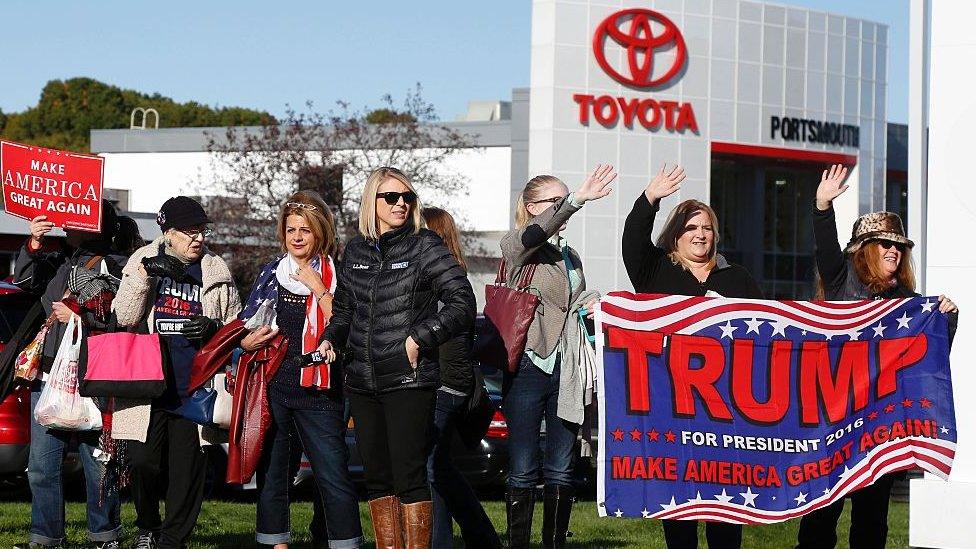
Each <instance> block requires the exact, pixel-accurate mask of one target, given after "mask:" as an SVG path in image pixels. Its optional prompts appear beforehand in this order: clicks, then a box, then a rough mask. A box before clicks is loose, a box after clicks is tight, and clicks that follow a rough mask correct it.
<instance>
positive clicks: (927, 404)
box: [918, 397, 932, 408]
mask: <svg viewBox="0 0 976 549" xmlns="http://www.w3.org/2000/svg"><path fill="white" fill-rule="evenodd" d="M918 403H919V405H920V406H921V407H922V408H931V407H932V401H931V400H929V399H927V398H924V397H923V398H922V399H920V400H919V401H918Z"/></svg>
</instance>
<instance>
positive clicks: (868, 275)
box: [851, 239, 915, 294]
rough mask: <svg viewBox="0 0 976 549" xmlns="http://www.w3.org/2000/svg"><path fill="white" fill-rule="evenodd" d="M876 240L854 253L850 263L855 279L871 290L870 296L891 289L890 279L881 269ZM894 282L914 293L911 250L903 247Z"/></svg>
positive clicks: (880, 254) (880, 255)
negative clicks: (852, 265) (855, 275)
mask: <svg viewBox="0 0 976 549" xmlns="http://www.w3.org/2000/svg"><path fill="white" fill-rule="evenodd" d="M877 242H878V241H877V240H876V239H875V240H868V241H867V242H865V243H864V244H862V245H861V247H860V248H859V249H858V250H857V251H856V252H854V255H853V257H852V258H851V263H853V264H854V272H855V273H856V274H857V278H858V279H859V280H860V281H861V282H862V283H864V285H865V286H867V287H868V289H869V290H871V293H872V294H880V293H881V292H884V291H885V290H887V289H888V288H890V287H891V277H890V276H889V275H888V273H886V272H884V271H883V270H882V269H881V258H882V257H884V256H883V255H882V253H881V248H880V247H879V246H878V245H877ZM895 280H896V281H897V282H898V284H900V285H901V286H902V287H904V288H907V289H909V290H911V291H913V292H914V291H915V267H914V266H913V265H912V249H911V248H909V247H907V246H906V247H905V251H904V252H902V254H901V261H899V262H898V270H897V271H895Z"/></svg>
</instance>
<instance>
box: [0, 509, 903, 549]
mask: <svg viewBox="0 0 976 549" xmlns="http://www.w3.org/2000/svg"><path fill="white" fill-rule="evenodd" d="M485 508H486V509H487V511H488V514H489V516H491V520H492V521H493V522H494V523H495V527H496V528H497V529H498V531H499V532H503V531H504V529H505V504H504V503H503V502H500V501H488V502H486V503H485ZM541 512H542V506H541V505H537V508H536V521H535V522H536V524H535V526H536V532H535V535H534V537H533V539H534V541H535V542H536V543H538V541H539V532H538V528H539V524H540V522H541V517H540V516H539V515H541ZM359 513H360V516H361V517H362V521H363V528H364V530H365V531H366V535H367V537H368V538H372V531H371V529H370V523H369V511H368V510H367V508H366V504H365V503H363V504H361V505H360V509H359ZM311 515H312V507H311V504H310V503H309V502H307V501H301V502H296V503H294V504H293V505H292V524H293V526H294V531H295V538H296V543H294V544H293V545H292V546H293V547H305V546H308V541H309V538H308V529H307V526H308V521H309V519H310V518H311ZM134 519H135V516H134V512H133V509H132V505H131V504H126V505H124V506H123V512H122V520H123V523H124V524H125V526H126V534H127V535H131V534H132V530H133V527H132V523H133V520H134ZM888 520H889V533H888V547H889V549H901V548H906V547H908V504H907V503H901V502H892V503H891V510H890V512H889V515H888ZM798 524H799V521H791V522H786V523H782V524H773V525H769V526H759V527H755V526H747V527H746V528H745V532H744V539H743V543H742V546H743V547H745V548H747V549H751V548H755V547H771V548H789V547H792V546H793V545H794V543H795V541H796V529H797V525H798ZM849 525H850V505H848V506H847V509H845V511H844V515H843V516H842V517H841V525H840V526H839V527H838V531H839V532H841V533H842V534H841V536H840V537H841V542H840V543H839V544H838V547H841V548H847V547H848V545H847V540H846V533H847V530H848V527H849ZM67 526H68V539H69V541H70V542H71V544H72V545H74V546H75V547H79V546H80V547H84V546H86V545H85V544H86V541H87V536H86V531H87V528H86V523H85V506H84V504H83V503H69V504H68V508H67ZM29 527H30V504H29V503H22V502H4V503H0V547H10V546H12V545H13V544H14V543H17V542H21V541H24V540H26V539H27V533H28V528H29ZM570 529H571V530H572V531H573V532H574V535H573V537H572V538H571V543H569V544H568V545H569V546H570V547H594V548H608V549H615V548H624V547H635V548H636V547H641V548H655V547H664V541H663V536H662V533H661V526H660V524H659V523H658V522H657V521H652V520H647V521H642V520H617V519H601V518H599V517H597V516H596V509H595V507H594V504H593V502H592V501H584V502H581V503H579V504H577V506H576V508H575V509H574V512H573V518H572V523H571V525H570ZM700 537H701V543H700V546H701V547H704V546H705V541H704V540H705V538H704V533H702V534H701V536H700ZM456 546H457V547H463V546H464V545H463V543H462V542H461V539H460V537H458V538H456ZM190 547H191V548H201V549H202V548H228V549H229V548H231V547H234V548H237V547H259V546H257V545H256V544H255V543H254V504H253V503H231V502H224V501H207V502H205V503H204V505H203V511H202V512H201V513H200V519H199V521H198V523H197V527H196V530H194V533H193V537H192V538H191V540H190ZM368 547H373V545H372V543H370V544H368Z"/></svg>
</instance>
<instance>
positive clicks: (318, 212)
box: [278, 190, 336, 255]
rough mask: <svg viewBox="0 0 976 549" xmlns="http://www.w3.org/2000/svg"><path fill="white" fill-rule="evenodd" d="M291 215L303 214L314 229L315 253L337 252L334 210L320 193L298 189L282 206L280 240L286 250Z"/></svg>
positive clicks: (279, 222)
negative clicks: (286, 234) (286, 237)
mask: <svg viewBox="0 0 976 549" xmlns="http://www.w3.org/2000/svg"><path fill="white" fill-rule="evenodd" d="M289 204H291V205H289ZM299 204H304V205H305V206H300V205H299ZM290 215H298V216H301V217H302V218H303V219H305V221H306V222H307V223H308V226H309V228H310V229H312V235H313V236H314V237H315V245H314V246H313V249H312V252H313V255H320V254H321V255H332V254H333V253H334V252H335V250H336V233H335V222H334V221H333V219H332V210H330V209H329V207H328V206H327V205H326V204H325V201H324V200H322V197H321V196H319V193H317V192H315V191H310V190H306V191H298V192H297V193H295V194H293V195H291V197H290V198H289V199H288V200H286V201H285V203H284V204H283V205H282V206H281V212H280V213H279V214H278V240H279V241H280V242H281V249H282V251H286V252H287V248H286V246H285V230H286V229H287V224H288V216H290Z"/></svg>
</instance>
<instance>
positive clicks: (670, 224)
mask: <svg viewBox="0 0 976 549" xmlns="http://www.w3.org/2000/svg"><path fill="white" fill-rule="evenodd" d="M698 212H705V214H707V215H708V219H709V220H710V221H711V223H712V234H713V235H714V237H715V238H713V239H712V248H711V249H710V250H708V259H709V263H710V266H714V265H715V255H716V254H717V249H718V239H719V235H718V216H717V215H715V210H713V209H712V207H711V206H709V205H708V204H705V203H704V202H701V201H699V200H695V199H689V200H685V201H684V202H682V203H680V204H678V205H677V206H675V207H674V209H673V210H671V215H669V216H668V220H667V221H666V222H665V223H664V229H662V230H661V234H660V236H658V237H657V246H658V248H663V249H664V250H665V251H667V252H668V256H669V257H670V258H671V261H672V262H673V263H674V264H675V265H681V266H682V267H684V268H685V269H686V270H687V269H688V268H689V265H688V262H687V261H686V260H685V259H684V258H683V257H681V255H680V254H679V253H678V239H679V238H681V235H683V234H685V225H687V224H688V220H689V219H691V218H692V217H695V216H696V215H698Z"/></svg>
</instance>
